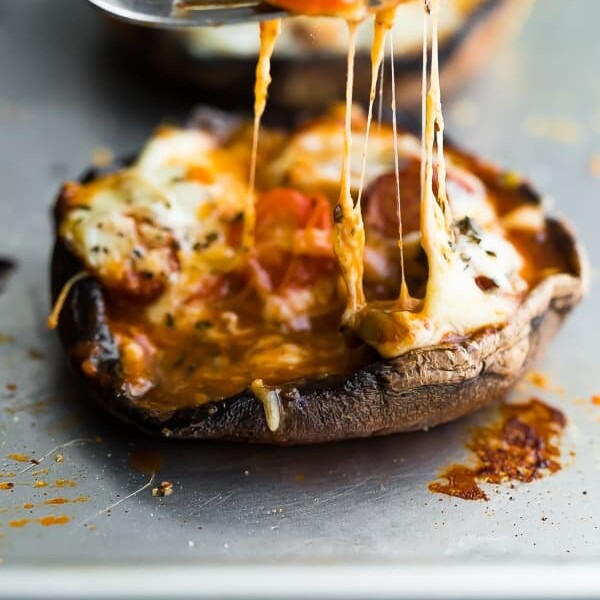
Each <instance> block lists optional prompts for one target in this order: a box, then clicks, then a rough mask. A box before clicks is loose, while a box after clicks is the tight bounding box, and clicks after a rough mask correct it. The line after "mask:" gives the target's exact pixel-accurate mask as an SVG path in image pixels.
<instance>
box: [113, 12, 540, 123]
mask: <svg viewBox="0 0 600 600" xmlns="http://www.w3.org/2000/svg"><path fill="white" fill-rule="evenodd" d="M531 4H532V0H453V2H451V3H450V2H449V3H445V4H444V7H443V11H442V14H441V17H440V18H441V31H440V65H441V69H442V73H441V77H442V87H443V89H444V94H445V97H446V98H449V97H450V94H451V93H452V92H453V91H455V90H458V89H460V87H461V86H462V85H463V84H464V83H465V81H466V80H468V79H469V78H470V77H472V76H474V75H475V74H476V73H477V72H479V71H480V70H481V69H482V68H483V67H484V66H485V64H487V63H488V61H489V59H490V58H491V57H492V56H493V55H494V53H495V52H497V51H498V50H499V48H501V47H502V45H503V44H504V43H506V41H507V39H508V38H510V37H511V36H512V35H513V33H514V32H516V31H517V30H518V28H519V27H520V25H521V24H522V23H523V21H524V19H525V17H526V15H527V14H528V12H529V8H530V6H531ZM407 10H408V11H409V13H410V14H408V15H405V14H404V11H407ZM420 10H421V7H420V6H419V4H418V3H414V5H412V6H408V7H403V8H402V11H403V13H402V15H399V17H398V25H399V26H400V25H401V28H400V29H399V33H398V35H397V36H396V39H397V47H396V57H397V58H396V60H395V67H394V69H395V73H396V96H397V103H398V106H401V107H404V108H408V107H415V106H418V105H419V103H420V101H421V69H422V49H421V43H422V42H421V37H420V36H421V35H422V34H421V31H422V23H421V19H420ZM401 16H404V17H405V18H402V19H401ZM314 22H315V19H314V17H313V18H310V19H304V20H302V19H291V20H287V23H285V24H284V32H283V34H282V38H281V39H280V40H279V41H278V43H277V46H276V50H275V54H274V56H273V60H272V66H271V71H272V73H273V81H272V84H271V87H270V90H269V105H270V107H271V108H272V109H273V108H278V109H294V110H303V111H306V110H310V111H319V110H323V109H324V108H326V107H327V106H328V105H329V104H330V103H331V102H334V101H335V100H338V99H339V98H343V97H344V90H345V85H346V70H345V64H346V58H345V52H346V35H347V32H346V27H345V23H343V22H342V21H341V20H338V19H328V18H323V19H322V20H321V21H318V23H317V25H315V24H314ZM109 26H110V28H109V31H110V32H111V34H112V37H113V38H114V40H115V42H116V45H118V48H119V52H120V53H121V54H122V53H123V52H125V53H126V55H127V56H129V57H131V59H132V60H133V61H135V63H136V65H137V66H138V67H140V68H142V69H146V70H148V71H150V72H151V73H153V74H155V73H159V74H160V75H162V76H165V77H168V78H169V79H170V80H171V81H176V82H179V83H182V84H184V85H186V84H189V85H192V86H193V87H195V88H196V89H200V90H202V98H203V101H204V102H210V103H214V104H216V105H218V106H222V107H229V108H242V109H245V108H246V107H247V106H250V105H251V102H252V101H253V97H252V90H253V85H254V74H255V68H256V55H257V50H258V31H257V28H256V26H255V24H249V25H244V26H243V27H242V29H241V30H236V29H235V28H233V29H232V28H229V27H221V28H216V29H210V28H204V29H198V30H189V31H179V32H173V31H166V30H159V29H149V28H146V27H136V26H134V25H131V24H128V23H123V22H120V21H116V20H115V21H113V20H111V21H109ZM364 27H365V28H366V29H368V28H369V27H370V23H365V25H364ZM365 33H366V32H365ZM368 38H369V36H366V35H362V34H361V35H360V36H359V45H358V53H357V56H356V65H355V81H356V82H357V86H356V89H355V101H357V102H359V101H360V102H362V103H363V104H366V103H367V102H368V99H369V84H368V82H369V80H370V74H371V63H370V48H369V46H368V41H369V40H368ZM385 69H386V74H385V77H386V78H387V77H389V63H386V65H385ZM388 81H389V79H388ZM360 82H365V83H366V84H365V85H360ZM232 89H235V93H233V94H232V93H231V90H232ZM389 91H390V87H389V86H386V92H385V93H386V94H387V97H386V99H385V105H386V106H387V105H389V100H390V97H389V95H390V94H389Z"/></svg>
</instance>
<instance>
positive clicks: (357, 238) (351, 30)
mask: <svg viewBox="0 0 600 600" xmlns="http://www.w3.org/2000/svg"><path fill="white" fill-rule="evenodd" d="M356 29H357V23H356V22H351V21H348V59H347V73H346V115H345V121H344V152H343V165H342V176H341V181H340V196H339V201H338V204H337V206H336V208H335V211H334V219H333V220H334V236H333V249H334V252H335V255H336V257H337V260H338V263H339V265H340V271H341V273H342V278H343V279H344V282H345V284H346V288H347V291H348V297H347V300H346V310H345V311H344V314H343V316H342V325H345V326H350V327H353V325H354V322H355V319H356V315H357V313H358V312H359V310H360V309H361V308H362V307H363V306H364V305H365V294H364V290H363V268H364V267H363V255H364V247H365V229H364V225H363V220H362V215H361V212H360V206H355V204H354V201H353V200H352V194H351V192H350V183H351V181H350V166H351V165H350V154H351V151H352V88H353V84H354V54H355V48H356Z"/></svg>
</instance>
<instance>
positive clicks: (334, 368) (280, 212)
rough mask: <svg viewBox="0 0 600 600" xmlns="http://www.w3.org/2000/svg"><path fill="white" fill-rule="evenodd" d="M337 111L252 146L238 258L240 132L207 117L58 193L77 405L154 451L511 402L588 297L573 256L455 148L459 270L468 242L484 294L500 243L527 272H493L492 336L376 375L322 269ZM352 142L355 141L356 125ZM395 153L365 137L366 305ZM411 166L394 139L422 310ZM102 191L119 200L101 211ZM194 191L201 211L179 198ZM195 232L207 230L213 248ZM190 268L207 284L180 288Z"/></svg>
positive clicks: (394, 257)
mask: <svg viewBox="0 0 600 600" xmlns="http://www.w3.org/2000/svg"><path fill="white" fill-rule="evenodd" d="M341 113H343V111H340V110H337V111H336V110H333V111H332V112H330V113H329V114H328V115H326V116H324V117H321V118H319V119H316V120H313V121H311V122H309V123H305V124H303V125H302V126H301V127H299V128H297V129H295V130H293V131H291V132H283V131H275V130H270V129H266V128H265V130H264V131H263V132H262V133H261V144H260V153H259V159H258V172H257V197H258V200H257V201H256V203H254V206H255V207H256V228H255V238H256V241H255V245H254V246H253V250H252V251H250V252H247V251H244V249H243V248H242V246H243V245H244V244H243V241H242V238H243V236H244V227H245V222H246V221H247V219H246V220H245V219H244V216H245V215H244V213H243V212H242V213H240V212H239V204H237V205H236V202H237V203H239V202H242V203H243V202H245V200H244V197H245V194H244V190H245V189H246V188H245V186H246V179H247V172H248V158H249V150H248V148H249V146H250V139H251V128H250V126H249V125H248V124H240V121H239V120H237V117H230V116H225V115H224V114H223V113H218V112H216V111H212V112H211V111H208V112H206V111H205V112H203V113H202V114H200V116H199V117H198V118H197V119H196V120H195V122H194V124H192V125H190V126H188V127H186V128H182V129H177V128H164V127H163V128H161V129H160V130H159V131H158V133H157V134H156V135H155V137H154V138H153V139H152V141H151V142H150V143H149V145H148V146H147V147H146V148H145V149H144V151H143V152H142V153H141V154H140V155H139V156H138V157H137V159H136V160H137V162H135V163H134V161H125V162H123V163H115V164H114V165H112V166H111V167H109V168H108V169H104V170H98V169H92V170H91V171H89V172H88V173H87V174H86V175H85V176H83V177H82V178H81V179H80V180H79V181H78V182H69V183H67V184H65V185H64V187H63V189H62V191H61V193H60V195H59V197H58V200H57V204H56V208H55V226H56V243H55V246H54V252H53V256H52V266H51V269H52V298H53V300H54V301H56V300H57V298H58V297H59V294H60V292H61V290H64V289H68V288H66V287H65V286H66V284H67V282H68V281H69V280H70V279H71V278H73V276H74V275H76V274H78V273H80V272H82V271H84V272H86V273H88V275H89V276H87V277H83V278H81V279H79V280H77V281H76V282H75V283H74V284H73V285H72V287H71V288H70V289H68V293H67V295H66V301H65V303H64V305H63V307H62V310H61V312H60V316H59V321H58V332H59V334H60V339H61V341H62V344H63V346H64V348H65V350H66V352H67V354H68V357H69V359H70V363H71V365H72V366H73V368H74V369H75V371H76V372H77V373H79V375H80V376H81V379H82V381H83V386H84V387H85V389H86V390H87V391H89V397H93V398H95V399H96V400H97V401H98V402H99V403H100V404H101V405H102V406H103V407H104V408H105V409H107V410H108V411H110V412H111V413H112V414H113V415H115V416H117V417H119V418H120V419H122V420H124V421H126V422H128V423H131V424H133V425H135V426H136V427H138V428H139V429H141V430H143V431H145V432H148V433H151V434H155V435H159V436H166V437H173V438H194V439H227V440H244V441H249V442H261V443H270V444H279V445H293V444H309V443H320V442H327V441H333V440H343V439H348V438H357V437H367V436H373V435H385V434H389V433H394V432H403V431H413V430H420V429H427V428H430V427H434V426H436V425H439V424H441V423H445V422H447V421H451V420H453V419H457V418H459V417H461V416H463V415H466V414H468V413H471V412H473V411H475V410H477V409H478V408H480V407H482V406H484V405H485V404H488V403H490V402H492V401H493V400H495V399H498V398H500V397H502V396H504V395H505V394H506V392H507V391H508V390H510V388H511V387H512V386H513V385H514V384H515V383H516V382H517V381H518V380H519V378H520V377H521V376H522V375H523V374H524V373H525V371H526V370H527V369H528V368H529V367H530V366H531V365H532V363H533V361H535V360H536V359H538V357H539V356H540V354H541V353H542V352H543V351H544V350H545V349H546V348H547V346H548V343H549V340H550V338H551V337H552V336H553V335H554V333H555V332H556V331H557V329H558V328H559V326H560V324H561V323H562V321H563V319H564V318H565V316H566V315H567V314H568V313H569V312H570V310H571V309H572V308H573V307H574V306H575V304H577V303H578V302H579V300H580V299H581V297H582V295H583V293H584V291H585V288H586V281H587V275H586V273H587V270H586V263H585V260H584V258H583V255H582V250H581V248H580V246H579V244H578V242H577V241H576V239H575V236H574V234H573V232H572V230H571V229H570V227H568V226H567V225H566V224H565V223H564V221H562V220H560V219H558V218H555V217H549V216H546V215H545V214H544V213H543V212H542V209H541V200H540V197H539V195H538V194H537V193H536V192H535V191H534V190H532V188H531V187H530V186H529V184H527V183H526V182H524V181H523V180H521V179H520V178H519V177H517V176H516V175H514V174H510V173H504V172H502V171H500V170H499V169H498V168H496V167H494V166H491V165H490V164H488V163H485V162H483V161H481V160H479V159H478V158H475V157H473V156H470V155H468V154H466V153H464V152H462V151H460V150H458V149H456V148H455V147H452V146H449V147H448V148H447V157H448V161H449V170H448V197H449V202H450V206H451V207H452V209H453V211H454V213H455V214H454V217H455V219H456V220H455V228H456V232H457V233H456V235H457V236H458V237H457V240H458V241H460V240H462V239H463V238H462V237H461V236H464V238H465V240H466V242H465V244H467V245H466V246H465V245H463V248H465V249H466V250H464V251H465V252H467V253H468V252H470V250H469V247H470V246H468V243H471V244H475V245H477V246H480V248H478V249H473V252H474V254H473V255H472V256H465V257H463V260H464V261H465V265H464V269H465V271H467V272H470V270H472V271H473V273H472V276H473V277H474V278H476V280H477V285H478V286H479V287H480V288H481V289H482V290H485V291H486V293H490V294H494V293H497V292H498V290H497V288H498V287H499V286H501V285H502V284H501V283H500V281H499V280H496V279H494V277H496V276H495V275H493V273H488V272H487V271H486V269H487V268H488V267H489V268H492V267H490V265H492V266H493V265H495V264H496V263H494V261H493V260H492V259H494V260H495V259H498V260H500V258H501V257H500V256H498V255H499V253H501V252H504V251H505V250H506V247H507V244H509V246H510V248H512V252H513V254H514V253H515V252H516V255H517V256H520V257H521V259H520V260H521V262H520V263H518V265H519V266H518V269H517V270H516V271H515V270H514V265H513V266H512V267H511V266H510V264H508V263H510V259H509V258H506V257H504V258H503V259H502V260H501V263H502V265H504V266H503V267H502V269H501V274H500V275H499V277H500V278H502V277H505V276H506V277H508V278H509V279H510V282H509V283H510V285H511V286H512V285H513V284H514V285H516V287H515V288H514V289H518V290H520V291H518V292H515V293H516V294H517V296H516V297H517V298H518V299H517V301H516V303H515V306H514V311H512V312H511V314H510V315H509V317H507V318H506V319H505V321H504V322H503V323H502V324H498V323H496V325H494V326H489V327H481V328H479V329H477V330H476V331H475V332H473V333H470V334H468V335H465V334H464V332H463V334H462V335H457V334H455V335H452V334H450V335H446V336H444V337H443V339H441V340H439V341H438V343H435V344H433V345H429V346H427V347H418V348H414V349H411V350H409V351H406V352H404V353H403V354H402V355H400V356H398V357H396V358H388V359H385V360H384V359H382V358H381V356H380V355H379V354H378V353H377V352H376V351H375V350H373V349H372V348H371V347H369V346H367V345H366V344H361V343H360V339H356V338H355V339H354V340H353V344H349V343H347V339H348V338H347V336H343V335H342V334H341V333H340V332H339V323H340V315H341V313H342V311H343V308H344V302H345V294H346V292H345V287H344V285H343V283H342V282H341V279H340V276H339V270H338V265H337V262H336V260H335V258H334V257H333V252H332V251H331V226H332V219H333V217H332V212H333V211H332V208H333V206H334V205H335V202H336V200H337V189H338V187H337V186H338V183H337V177H338V176H339V175H338V174H339V169H340V161H341V159H340V153H341V140H342V134H341V131H342V127H343V118H342V116H341ZM353 127H354V129H355V131H358V130H361V129H362V128H363V127H364V117H363V116H362V115H360V114H358V113H357V114H356V115H355V118H354V122H353ZM378 131H379V133H378ZM186 136H187V137H186ZM391 136H392V134H391V130H390V128H389V127H387V126H386V125H384V126H382V127H381V129H379V130H378V128H377V126H375V127H374V130H373V134H372V138H371V145H370V149H371V151H370V154H369V157H370V158H369V165H370V166H369V168H368V170H367V186H366V189H365V192H364V194H363V198H362V211H363V217H364V223H365V230H366V240H367V244H366V251H365V274H364V280H363V281H364V287H365V293H366V296H367V299H368V300H370V301H377V300H385V299H390V298H395V297H396V296H397V295H398V290H399V286H400V261H399V254H398V245H397V235H398V234H397V232H398V222H397V216H396V215H397V211H396V194H395V179H394V175H393V163H394V158H393V152H392V151H391V147H392V144H391V142H390V140H391V139H392V138H391ZM359 139H360V138H359V136H358V135H357V136H356V140H357V142H356V143H355V144H354V151H355V152H357V153H358V154H360V152H361V151H362V149H361V148H360V146H361V144H360V143H359V142H358V140H359ZM177 140H179V142H177ZM318 140H320V142H318ZM321 143H325V144H327V145H328V149H327V150H326V151H324V150H323V147H322V146H320V144H321ZM211 144H212V146H211ZM202 148H204V150H202ZM215 148H216V149H215ZM298 148H303V150H302V152H300V153H298ZM182 153H183V154H182ZM190 156H192V157H193V158H191V159H190ZM419 156H420V155H419V143H418V140H417V139H416V138H415V137H414V136H412V135H411V134H408V133H404V132H402V133H401V141H400V160H399V165H400V184H401V190H402V215H403V227H404V238H403V239H404V250H405V262H406V267H405V271H406V277H407V281H408V285H409V288H410V291H411V294H412V295H413V296H416V297H423V296H424V295H425V286H426V284H427V279H428V264H427V258H426V256H425V254H424V252H423V250H422V248H421V245H420V237H419V236H420V234H419V191H418V190H419V171H420V168H419V165H420V162H419ZM182 157H183V159H182ZM223 157H225V158H223ZM231 157H236V158H235V160H234V163H235V164H234V163H228V162H227V161H228V160H229V159H230V158H231ZM190 160H191V162H190ZM223 160H224V161H225V163H223V162H219V161H223ZM359 162H360V161H358V163H359ZM132 164H135V167H129V168H130V169H133V171H131V170H130V171H126V174H125V175H123V173H122V169H123V168H124V167H125V165H132ZM225 164H227V165H228V166H224V165H225ZM236 165H238V166H239V169H238V167H236ZM236 169H237V170H236ZM224 172H227V177H228V178H229V179H225V180H223V179H222V177H223V176H222V173H224ZM132 173H133V174H132ZM223 181H224V183H223ZM140 182H141V183H140ZM219 182H221V183H223V185H222V186H221V187H219V185H220V184H219ZM161 186H162V187H161ZM165 186H166V187H165ZM177 186H183V187H177ZM194 186H196V187H194ZM100 189H105V190H106V189H109V191H110V190H117V192H116V193H115V194H116V195H115V194H113V195H112V196H111V193H112V192H111V193H108V195H107V193H104V196H103V197H102V198H101V199H100V200H98V198H100V197H101V196H102V194H99V193H98V190H100ZM190 190H191V191H190ZM211 190H212V191H211ZM215 190H220V191H217V192H215ZM223 190H225V192H224V191H223ZM227 190H229V191H230V192H231V191H232V190H233V192H232V193H231V194H229V196H228V197H227V199H226V200H224V199H223V198H224V197H225V196H224V195H223V194H226V191H227ZM236 190H237V193H234V192H236ZM240 190H241V192H240ZM355 192H356V190H355ZM194 193H200V195H201V196H202V198H203V200H202V202H200V203H198V202H196V201H195V200H194V201H191V200H190V198H192V197H193V194H194ZM190 194H192V196H190ZM172 202H174V203H175V204H177V205H178V206H179V208H181V207H182V206H184V205H185V206H188V208H189V207H190V206H192V209H191V210H192V213H191V214H192V215H196V216H195V217H194V216H192V218H191V220H190V219H188V220H185V219H183V221H182V219H181V218H179V220H178V219H176V218H174V217H173V216H172V214H171V213H170V212H168V210H171V208H172V206H171V205H170V203H172ZM111 203H112V204H111ZM161 203H163V204H161ZM186 203H187V204H186ZM190 203H191V204H190ZM200 204H202V206H204V208H202V207H201V206H200ZM160 206H163V207H167V209H168V210H167V213H165V214H166V215H167V216H165V215H164V214H163V216H160V214H159V213H160V210H159V208H157V207H160ZM223 206H226V209H224V208H223ZM236 206H237V207H238V208H236ZM124 207H125V208H124ZM169 207H170V208H169ZM482 207H483V208H482ZM115 210H116V211H117V213H115V212H114V211H115ZM111 211H113V212H111ZM203 211H204V212H203ZM469 211H471V214H470V212H469ZM490 211H491V212H490ZM486 214H487V217H486ZM490 214H491V215H492V217H491V218H492V221H493V222H494V223H496V225H493V227H496V226H497V224H498V223H502V224H503V226H502V234H501V235H500V237H501V238H502V240H500V241H498V237H496V238H495V241H494V240H492V238H491V237H490V238H488V234H490V231H491V230H490V231H488V230H487V229H486V227H487V226H486V225H485V224H484V222H485V221H486V219H488V218H490ZM115 215H116V216H115ZM157 215H158V216H157ZM215 215H216V216H215ZM211 219H212V221H211ZM206 220H208V221H210V222H211V223H212V225H211V227H216V229H215V230H214V232H213V231H210V230H209V232H208V234H207V227H205V226H204V222H205V221H206ZM67 223H68V225H67ZM176 227H183V228H184V229H185V232H184V233H181V231H179V232H178V231H176ZM186 228H187V229H186ZM209 229H210V228H209ZM107 230H108V233H107ZM282 232H283V233H282ZM107 236H108V237H107ZM82 240H83V241H82ZM290 240H291V241H290ZM463 241H464V240H463ZM186 248H187V250H186ZM473 248H474V247H473ZM502 248H504V250H502ZM479 250H484V252H483V254H485V257H488V258H485V257H484V258H482V257H481V256H482V253H481V252H479ZM457 251H458V250H457ZM186 252H187V254H186ZM477 252H479V254H477ZM192 253H193V255H192ZM224 257H226V258H227V257H228V258H227V260H230V261H231V262H229V263H228V262H227V260H225V258H224ZM513 258H514V256H513ZM471 259H472V260H471ZM488 259H489V260H491V261H492V262H490V263H486V262H485V261H486V260H488ZM115 260H116V263H115ZM111 261H112V263H111ZM190 261H192V262H191V263H190ZM194 261H196V262H194ZM219 261H220V262H219ZM482 261H483V262H482ZM507 261H508V262H507ZM250 263H252V266H249V264H250ZM115 264H117V268H116V271H115ZM189 264H192V265H195V267H194V268H196V269H199V271H198V272H199V273H201V274H200V275H196V276H195V278H193V280H192V283H190V282H189V280H187V281H188V283H186V284H185V286H184V287H183V289H182V288H181V281H184V276H183V275H181V273H184V272H185V273H188V275H189V271H186V270H185V269H186V268H188V267H185V265H189ZM224 264H226V265H228V266H223V265H224ZM111 265H112V266H111ZM206 265H212V267H211V269H209V270H208V271H207V270H206V268H205V267H206ZM215 265H220V266H216V267H215ZM232 265H233V266H232ZM486 265H487V266H486ZM119 269H120V270H119ZM203 269H204V270H203ZM511 269H512V271H511ZM207 273H208V274H207ZM478 273H479V275H478ZM482 273H483V274H482ZM188 275H186V276H188ZM511 278H512V279H511ZM515 278H516V279H515ZM178 282H179V283H178ZM515 282H520V283H518V284H515ZM505 283H506V282H505ZM178 286H179V287H178ZM519 286H520V287H519ZM509 289H511V290H512V289H513V288H509ZM315 290H319V291H318V293H317V292H315ZM487 290H489V292H487ZM513 292H514V290H513ZM511 293H512V292H511ZM257 379H262V380H264V384H265V385H266V386H267V387H266V388H264V389H267V390H270V391H271V392H273V393H271V395H270V397H269V398H268V400H269V401H268V402H266V401H265V398H264V396H261V394H256V393H253V392H252V391H251V389H250V386H251V382H253V381H255V380H257ZM253 389H254V388H253ZM254 391H255V392H256V389H254ZM257 397H261V402H259V401H258V400H257Z"/></svg>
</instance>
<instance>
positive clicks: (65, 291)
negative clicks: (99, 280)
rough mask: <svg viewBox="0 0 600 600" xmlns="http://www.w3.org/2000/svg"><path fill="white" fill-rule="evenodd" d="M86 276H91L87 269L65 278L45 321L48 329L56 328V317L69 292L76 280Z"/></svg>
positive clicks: (58, 316)
mask: <svg viewBox="0 0 600 600" xmlns="http://www.w3.org/2000/svg"><path fill="white" fill-rule="evenodd" d="M86 277H91V275H90V274H89V273H88V272H87V271H79V273H75V275H73V276H72V277H70V278H69V279H67V281H66V283H65V284H64V285H63V287H62V290H60V294H59V295H58V298H57V299H56V302H55V303H54V306H53V307H52V312H51V313H50V315H49V317H48V319H47V321H46V326H47V327H48V329H56V328H57V327H58V319H59V318H60V313H61V312H62V309H63V308H64V306H65V302H66V301H67V297H68V296H69V293H70V292H71V290H72V289H73V287H74V285H75V284H76V283H77V282H78V281H81V280H82V279H85V278H86Z"/></svg>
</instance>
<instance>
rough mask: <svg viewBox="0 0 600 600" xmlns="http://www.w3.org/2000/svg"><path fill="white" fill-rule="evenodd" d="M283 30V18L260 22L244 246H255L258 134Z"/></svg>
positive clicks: (247, 247)
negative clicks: (277, 45) (272, 68)
mask: <svg viewBox="0 0 600 600" xmlns="http://www.w3.org/2000/svg"><path fill="white" fill-rule="evenodd" d="M280 32H281V19H274V20H272V21H263V22H261V24H260V52H259V55H258V61H257V64H256V80H255V83H254V128H253V131H252V154H251V156H250V177H249V181H248V200H247V203H246V206H247V208H246V211H245V215H244V237H243V240H242V244H243V246H244V248H246V249H250V248H252V247H253V246H254V227H255V222H256V209H255V206H254V186H255V180H256V159H257V155H258V136H259V130H260V120H261V118H262V116H263V113H264V112H265V107H266V105H267V92H268V90H269V84H270V83H271V57H272V56H273V50H274V49H275V43H276V42H277V38H278V37H279V34H280Z"/></svg>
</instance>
